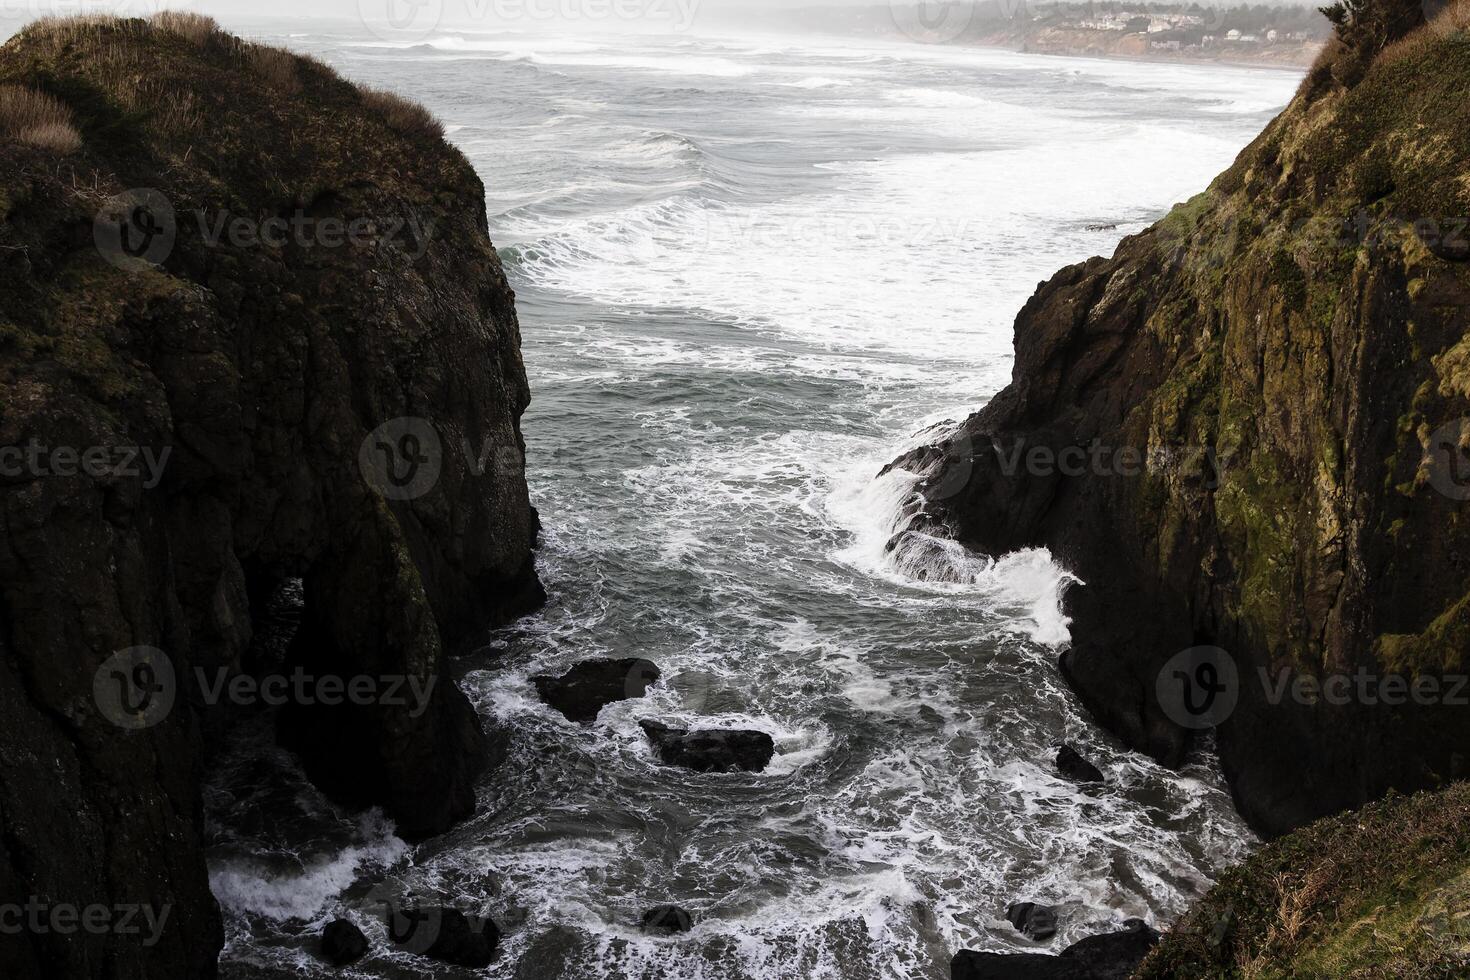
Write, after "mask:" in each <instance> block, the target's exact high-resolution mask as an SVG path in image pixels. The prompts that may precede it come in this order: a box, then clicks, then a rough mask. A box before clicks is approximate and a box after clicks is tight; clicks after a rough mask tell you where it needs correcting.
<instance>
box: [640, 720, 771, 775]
mask: <svg viewBox="0 0 1470 980" xmlns="http://www.w3.org/2000/svg"><path fill="white" fill-rule="evenodd" d="M638 724H639V725H640V726H642V728H643V731H644V732H645V733H646V734H647V735H648V739H649V741H651V742H652V743H653V747H654V749H655V751H657V752H658V756H659V758H660V759H662V760H663V761H664V762H665V763H666V764H667V765H671V766H681V767H683V768H685V769H693V770H694V771H695V772H760V771H761V770H763V769H765V768H766V766H767V765H769V764H770V761H771V756H773V755H775V754H776V743H775V742H774V741H773V740H772V739H771V736H769V735H767V734H766V733H765V732H756V731H740V730H727V729H717V728H708V729H699V730H696V731H692V732H691V731H688V730H686V729H682V728H670V727H669V726H668V725H663V724H660V723H658V722H656V721H640V722H639V723H638Z"/></svg>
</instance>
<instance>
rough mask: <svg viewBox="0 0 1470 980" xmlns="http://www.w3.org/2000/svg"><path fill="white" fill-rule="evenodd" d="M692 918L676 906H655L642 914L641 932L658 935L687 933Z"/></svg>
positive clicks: (690, 926)
mask: <svg viewBox="0 0 1470 980" xmlns="http://www.w3.org/2000/svg"><path fill="white" fill-rule="evenodd" d="M693 928H694V917H693V916H691V915H690V914H689V913H688V912H685V911H684V910H683V909H681V908H679V906H677V905H655V906H654V907H653V908H651V909H649V910H648V911H647V912H644V913H643V931H644V932H651V933H654V934H660V935H666V936H667V935H673V934H674V933H679V932H688V931H689V930H690V929H693Z"/></svg>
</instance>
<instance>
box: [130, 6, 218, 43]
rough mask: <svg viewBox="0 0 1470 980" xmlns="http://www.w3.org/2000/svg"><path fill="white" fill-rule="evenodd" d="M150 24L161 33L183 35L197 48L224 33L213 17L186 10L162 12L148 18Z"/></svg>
mask: <svg viewBox="0 0 1470 980" xmlns="http://www.w3.org/2000/svg"><path fill="white" fill-rule="evenodd" d="M148 22H149V23H150V24H152V25H153V26H154V27H156V28H158V29H159V30H161V31H170V32H172V33H174V34H178V35H181V36H182V37H184V38H185V39H186V40H187V41H188V42H189V43H190V44H192V45H194V46H195V47H196V48H202V47H204V46H205V45H206V44H208V43H209V42H210V41H211V40H213V39H214V38H216V37H219V36H221V35H222V34H223V33H224V32H223V31H221V30H220V26H219V22H218V21H216V20H215V19H214V18H213V17H207V16H205V15H204V14H196V13H191V12H189V11H184V10H161V11H159V12H158V13H156V14H154V15H153V16H152V17H150V18H148Z"/></svg>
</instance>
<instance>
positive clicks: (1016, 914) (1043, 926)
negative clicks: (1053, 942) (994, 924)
mask: <svg viewBox="0 0 1470 980" xmlns="http://www.w3.org/2000/svg"><path fill="white" fill-rule="evenodd" d="M1006 919H1007V920H1009V922H1010V923H1011V925H1013V926H1015V927H1016V928H1017V929H1018V930H1019V931H1020V932H1021V933H1022V934H1024V935H1026V936H1028V937H1030V938H1031V939H1035V940H1038V941H1040V940H1043V939H1050V938H1051V937H1052V936H1055V935H1056V934H1057V913H1056V909H1053V908H1051V907H1050V906H1047V905H1037V904H1036V903H1034V902H1016V903H1014V904H1012V905H1011V906H1009V907H1008V908H1007V909H1006Z"/></svg>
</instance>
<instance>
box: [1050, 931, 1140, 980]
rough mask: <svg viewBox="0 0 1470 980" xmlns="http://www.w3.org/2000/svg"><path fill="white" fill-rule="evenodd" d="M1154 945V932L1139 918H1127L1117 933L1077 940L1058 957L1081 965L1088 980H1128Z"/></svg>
mask: <svg viewBox="0 0 1470 980" xmlns="http://www.w3.org/2000/svg"><path fill="white" fill-rule="evenodd" d="M1158 944H1159V933H1158V930H1156V929H1153V928H1151V927H1150V926H1149V924H1148V923H1147V922H1144V921H1143V920H1142V919H1129V920H1128V921H1127V922H1125V923H1123V928H1122V929H1121V930H1119V931H1118V932H1108V933H1104V934H1102V935H1100V936H1088V937H1087V938H1086V939H1079V940H1077V942H1075V943H1073V944H1072V945H1070V946H1068V947H1067V948H1066V949H1064V950H1062V951H1061V953H1060V954H1058V955H1059V956H1060V957H1061V958H1062V959H1064V960H1071V961H1072V962H1075V963H1077V964H1079V965H1080V966H1082V967H1083V968H1084V969H1086V970H1087V976H1088V977H1090V978H1092V980H1128V978H1129V977H1130V976H1131V975H1132V974H1133V971H1134V970H1136V969H1138V964H1140V963H1142V962H1143V958H1144V957H1145V956H1147V955H1148V952H1149V950H1151V949H1153V948H1154V947H1155V946H1157V945H1158Z"/></svg>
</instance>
